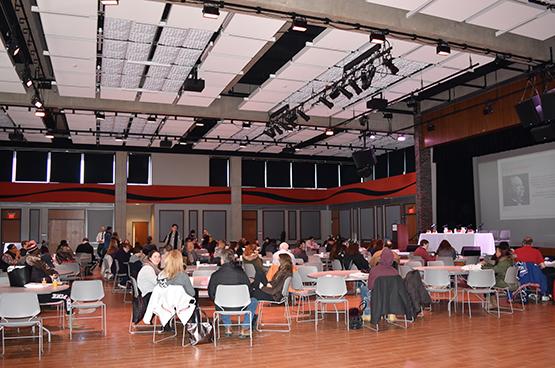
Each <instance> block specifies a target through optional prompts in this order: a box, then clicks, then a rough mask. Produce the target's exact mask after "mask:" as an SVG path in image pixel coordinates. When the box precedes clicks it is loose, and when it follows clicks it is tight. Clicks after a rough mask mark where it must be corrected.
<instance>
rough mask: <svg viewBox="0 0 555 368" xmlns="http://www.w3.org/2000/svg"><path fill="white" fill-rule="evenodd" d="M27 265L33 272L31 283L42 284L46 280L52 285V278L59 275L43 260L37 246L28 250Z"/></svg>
mask: <svg viewBox="0 0 555 368" xmlns="http://www.w3.org/2000/svg"><path fill="white" fill-rule="evenodd" d="M25 263H26V264H27V266H28V267H29V268H30V270H31V282H39V283H40V282H42V280H43V279H44V280H46V282H48V283H50V282H52V277H53V276H55V275H57V272H56V270H55V269H54V268H53V267H50V266H49V265H48V264H47V263H46V262H44V261H43V260H42V258H41V257H40V249H39V248H38V247H37V245H36V244H35V245H33V246H31V247H28V248H27V256H26V257H25Z"/></svg>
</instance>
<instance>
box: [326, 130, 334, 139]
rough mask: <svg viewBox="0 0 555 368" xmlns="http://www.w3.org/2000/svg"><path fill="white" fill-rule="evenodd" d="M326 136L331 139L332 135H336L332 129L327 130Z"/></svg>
mask: <svg viewBox="0 0 555 368" xmlns="http://www.w3.org/2000/svg"><path fill="white" fill-rule="evenodd" d="M326 135H327V136H328V137H331V136H332V135H334V131H333V129H331V128H326Z"/></svg>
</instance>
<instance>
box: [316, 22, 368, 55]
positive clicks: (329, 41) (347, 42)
mask: <svg viewBox="0 0 555 368" xmlns="http://www.w3.org/2000/svg"><path fill="white" fill-rule="evenodd" d="M368 39H369V38H368V34H367V33H363V32H354V31H345V30H341V29H332V28H328V29H326V30H324V31H323V32H322V33H320V34H319V35H318V36H317V37H316V38H315V39H314V41H313V44H314V45H317V46H318V47H319V48H324V49H330V50H339V51H345V52H350V51H352V50H356V49H358V48H359V47H361V46H363V45H365V44H366V43H367V42H368Z"/></svg>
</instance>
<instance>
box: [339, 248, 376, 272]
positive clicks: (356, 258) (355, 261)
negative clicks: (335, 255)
mask: <svg viewBox="0 0 555 368" xmlns="http://www.w3.org/2000/svg"><path fill="white" fill-rule="evenodd" d="M353 265H355V266H356V267H357V268H358V269H359V270H360V271H365V272H368V271H369V270H370V265H369V264H368V261H367V260H366V259H364V256H363V255H362V254H361V253H360V250H359V246H358V243H356V242H351V243H350V244H349V246H348V247H347V249H346V250H345V257H343V268H344V269H346V270H350V269H351V267H352V266H353Z"/></svg>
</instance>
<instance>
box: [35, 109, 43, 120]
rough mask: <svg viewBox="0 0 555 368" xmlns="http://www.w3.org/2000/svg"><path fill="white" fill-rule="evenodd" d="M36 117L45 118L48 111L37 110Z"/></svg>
mask: <svg viewBox="0 0 555 368" xmlns="http://www.w3.org/2000/svg"><path fill="white" fill-rule="evenodd" d="M35 116H36V117H37V118H44V117H45V116H46V110H45V109H36V110H35Z"/></svg>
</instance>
